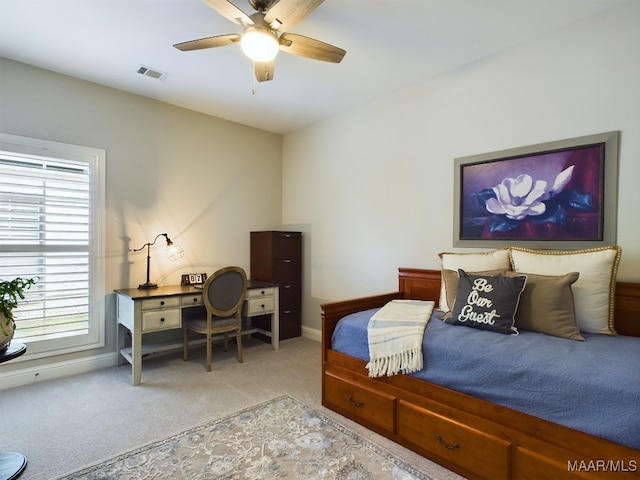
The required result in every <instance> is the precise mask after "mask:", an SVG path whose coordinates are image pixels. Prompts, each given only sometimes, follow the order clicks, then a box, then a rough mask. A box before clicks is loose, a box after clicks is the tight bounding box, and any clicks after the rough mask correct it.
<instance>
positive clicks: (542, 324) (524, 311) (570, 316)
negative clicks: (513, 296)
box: [506, 272, 584, 341]
mask: <svg viewBox="0 0 640 480" xmlns="http://www.w3.org/2000/svg"><path fill="white" fill-rule="evenodd" d="M506 275H507V276H515V275H526V277H527V285H526V287H525V289H524V292H522V295H521V297H520V305H519V306H518V311H517V312H516V327H517V328H521V329H522V330H531V331H532V332H538V333H544V334H546V335H553V336H554V337H561V338H568V339H571V340H578V341H584V337H583V336H582V335H580V329H579V328H578V324H577V322H576V311H575V306H574V301H573V289H572V288H571V286H572V285H573V284H574V283H575V282H576V281H577V280H578V276H579V273H578V272H571V273H567V274H566V275H557V276H553V275H534V274H531V273H520V272H517V273H516V272H506Z"/></svg>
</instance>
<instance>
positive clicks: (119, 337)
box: [116, 322, 128, 367]
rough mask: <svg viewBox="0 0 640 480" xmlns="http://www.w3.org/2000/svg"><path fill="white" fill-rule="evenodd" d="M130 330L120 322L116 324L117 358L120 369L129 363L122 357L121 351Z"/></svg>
mask: <svg viewBox="0 0 640 480" xmlns="http://www.w3.org/2000/svg"><path fill="white" fill-rule="evenodd" d="M127 331H128V330H127V329H126V328H125V327H124V326H123V325H121V324H120V323H119V322H118V323H117V324H116V356H117V358H118V361H117V365H118V367H121V366H123V365H124V364H125V363H126V362H127V361H126V359H125V358H124V357H123V356H122V353H121V350H122V348H123V347H124V341H125V335H126V332H127Z"/></svg>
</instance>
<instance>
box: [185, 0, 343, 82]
mask: <svg viewBox="0 0 640 480" xmlns="http://www.w3.org/2000/svg"><path fill="white" fill-rule="evenodd" d="M323 1H324V0H249V3H250V4H251V6H252V7H253V8H254V9H255V10H256V13H254V14H252V15H247V14H246V13H244V12H243V11H242V10H240V9H239V8H238V7H236V6H235V5H234V4H233V3H231V2H230V1H228V0H204V3H206V4H207V5H208V6H209V7H211V8H212V9H213V10H215V11H216V12H218V13H219V14H220V15H222V16H223V17H225V18H226V19H227V20H230V21H232V22H233V23H235V24H237V25H241V26H242V27H243V28H244V31H243V32H242V34H236V33H231V34H228V35H216V36H214V37H206V38H201V39H199V40H191V41H188V42H182V43H176V44H175V45H174V47H175V48H177V49H178V50H181V51H183V52H185V51H189V50H201V49H204V48H215V47H225V46H227V45H234V44H236V43H238V42H239V43H240V45H241V47H242V51H243V52H244V53H245V55H247V56H248V57H249V58H251V59H252V60H253V64H254V67H253V70H254V74H255V76H256V79H257V80H258V81H259V82H265V81H267V80H272V79H273V73H274V66H275V57H276V55H277V54H278V50H282V51H283V52H287V53H291V54H293V55H300V56H302V57H307V58H313V59H315V60H322V61H325V62H332V63H340V61H341V60H342V58H343V57H344V55H345V54H346V53H347V52H346V51H345V50H343V49H341V48H338V47H334V46H333V45H329V44H328V43H324V42H321V41H320V40H315V39H313V38H309V37H305V36H303V35H298V34H296V33H287V32H284V33H280V31H281V30H283V29H285V28H286V29H289V28H291V27H293V26H294V25H296V24H297V23H299V22H300V21H302V20H304V19H305V18H306V17H307V16H308V15H309V14H310V13H311V12H313V11H314V10H315V9H316V8H317V7H318V6H319V5H320V4H321V3H322V2H323Z"/></svg>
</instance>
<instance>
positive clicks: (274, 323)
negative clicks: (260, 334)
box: [271, 288, 280, 351]
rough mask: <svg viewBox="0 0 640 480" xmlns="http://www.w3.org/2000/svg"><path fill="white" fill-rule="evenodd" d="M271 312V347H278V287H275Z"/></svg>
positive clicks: (276, 348) (277, 348)
mask: <svg viewBox="0 0 640 480" xmlns="http://www.w3.org/2000/svg"><path fill="white" fill-rule="evenodd" d="M273 303H274V307H273V313H272V314H271V348H273V349H274V350H276V351H278V350H279V349H280V288H276V289H275V294H274V299H273Z"/></svg>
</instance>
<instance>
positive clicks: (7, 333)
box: [0, 277, 36, 351]
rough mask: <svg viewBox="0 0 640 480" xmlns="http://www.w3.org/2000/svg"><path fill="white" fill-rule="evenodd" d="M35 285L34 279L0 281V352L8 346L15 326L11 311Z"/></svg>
mask: <svg viewBox="0 0 640 480" xmlns="http://www.w3.org/2000/svg"><path fill="white" fill-rule="evenodd" d="M34 283H36V279H34V278H21V277H16V278H14V279H13V280H0V351H2V350H4V349H5V348H7V347H8V346H9V343H10V342H11V339H12V338H13V332H14V330H15V327H16V324H15V322H14V320H13V309H14V308H16V307H17V306H18V302H20V300H24V291H25V289H29V288H31V285H33V284H34Z"/></svg>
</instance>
